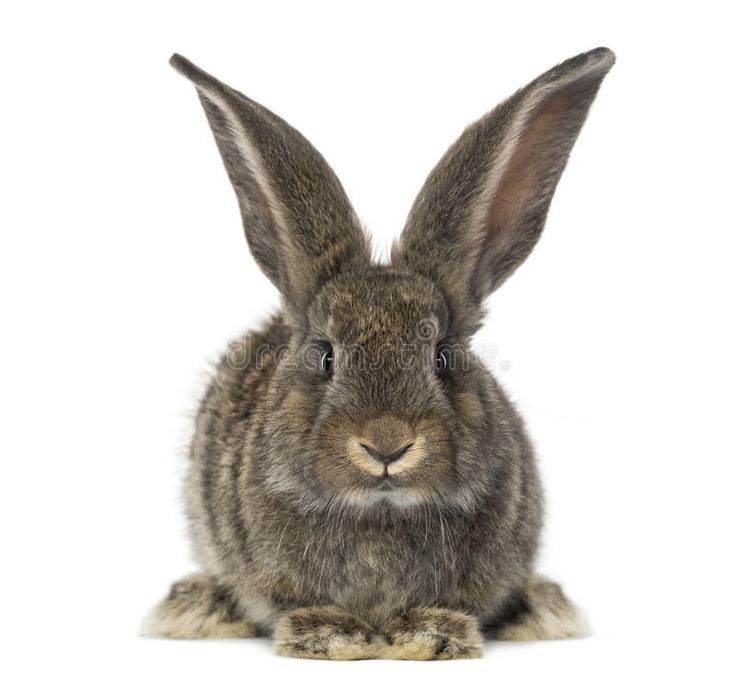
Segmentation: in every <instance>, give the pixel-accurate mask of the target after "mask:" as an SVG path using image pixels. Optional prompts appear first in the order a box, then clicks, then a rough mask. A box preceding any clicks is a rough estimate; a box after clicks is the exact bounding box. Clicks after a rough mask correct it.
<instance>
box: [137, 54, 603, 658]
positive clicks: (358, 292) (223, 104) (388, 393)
mask: <svg viewBox="0 0 736 688" xmlns="http://www.w3.org/2000/svg"><path fill="white" fill-rule="evenodd" d="M613 62H614V56H613V53H611V52H610V51H609V50H607V49H605V48H599V49H597V50H593V51H591V52H589V53H585V54H583V55H579V56H577V57H575V58H573V59H571V60H568V61H567V62H565V63H563V64H561V65H559V66H557V67H555V68H554V69H552V70H550V71H549V72H547V73H545V74H543V75H542V76H541V77H539V78H538V79H536V80H535V81H533V82H532V83H531V84H529V85H528V86H526V87H525V88H523V89H522V90H520V91H518V92H517V93H516V94H514V95H513V96H512V97H511V98H509V99H508V100H507V101H505V102H504V103H502V104H501V105H499V106H498V107H497V108H496V109H495V110H493V111H492V112H491V113H489V114H488V115H486V116H485V117H483V118H482V119H481V120H479V121H478V122H476V123H475V124H473V125H471V126H470V127H468V129H467V130H466V131H465V132H464V133H463V134H462V136H461V137H460V138H459V139H458V140H457V142H456V143H455V144H453V146H452V147H451V148H450V149H449V150H448V151H447V153H446V154H445V156H444V157H443V158H442V160H441V161H440V162H439V164H438V165H437V167H435V169H434V170H433V171H432V172H431V174H430V175H429V178H428V180H427V182H426V183H425V185H424V187H423V188H422V190H421V191H420V193H419V196H418V198H417V200H416V202H415V203H414V206H413V208H412V210H411V212H410V214H409V218H408V220H407V224H406V227H405V229H404V231H403V234H402V235H401V238H400V239H399V240H398V242H397V243H396V244H395V245H394V247H393V249H392V251H391V259H390V262H389V263H388V264H377V263H375V262H374V261H373V260H372V258H371V251H370V247H369V242H368V239H367V237H366V235H365V234H364V232H363V230H362V229H361V226H360V223H359V221H358V218H357V217H356V215H355V212H354V211H353V209H352V207H351V205H350V202H349V201H348V199H347V197H346V195H345V193H344V191H343V189H342V186H341V185H340V182H339V181H338V180H337V178H336V177H335V175H334V173H333V172H332V170H331V169H330V168H329V167H328V165H327V164H326V162H325V161H324V160H323V158H322V157H321V156H320V154H319V153H318V152H317V151H316V150H315V149H314V148H313V147H312V146H311V145H310V144H309V142H308V141H307V140H306V139H305V138H304V137H302V136H301V135H300V134H299V133H298V132H297V131H295V130H294V129H293V128H291V127H290V126H289V125H288V124H286V123H285V122H284V121H283V120H281V119H280V118H279V117H277V116H276V115H274V114H272V113H271V112H270V111H268V110H267V109H265V108H264V107H262V106H261V105H259V104H257V103H255V102H253V101H252V100H250V99H248V98H246V97H245V96H243V95H242V94H240V93H238V92H237V91H235V90H233V89H231V88H230V87H228V86H226V85H224V84H222V83H220V82H219V81H217V80H216V79H214V78H213V77H211V76H209V75H208V74H206V73H205V72H203V71H202V70H200V69H199V68H197V67H196V66H194V65H193V64H192V63H191V62H189V61H188V60H186V59H185V58H183V57H181V56H178V55H175V56H174V57H173V58H172V60H171V63H172V65H173V66H174V67H175V68H176V69H177V70H178V71H179V72H181V73H182V74H183V75H184V76H186V77H187V78H189V79H190V80H191V81H192V82H193V83H194V85H195V86H196V88H197V92H198V95H199V97H200V100H201V101H202V105H203V106H204V110H205V112H206V114H207V117H208V119H209V123H210V125H211V127H212V130H213V132H214V134H215V140H216V142H217V145H218V147H219V150H220V153H221V154H222V157H223V160H224V162H225V167H226V169H227V173H228V175H229V177H230V181H231V182H232V184H233V186H234V188H235V192H236V195H237V198H238V203H239V206H240V210H241V213H242V217H243V224H244V226H245V234H246V238H247V240H248V244H249V246H250V249H251V251H252V253H253V256H254V257H255V259H256V261H257V263H258V264H259V266H260V267H261V269H262V270H263V271H264V272H265V274H266V275H267V276H268V277H269V278H270V279H271V281H272V282H273V283H274V284H275V285H276V287H277V288H278V289H279V290H280V292H281V294H282V297H283V309H282V312H281V313H279V314H278V315H276V316H275V317H274V318H273V319H272V320H271V321H270V322H269V323H268V324H266V325H265V326H264V327H263V328H262V329H260V330H259V331H255V332H251V333H249V334H248V335H246V336H245V337H244V338H243V339H242V340H241V341H239V342H236V343H234V344H233V345H232V346H231V348H230V350H229V351H228V353H227V354H226V355H224V356H223V358H222V360H221V362H220V365H219V367H218V369H217V371H216V373H215V376H214V379H213V380H212V382H211V384H210V386H209V388H208V390H207V393H206V395H205V397H204V399H203V401H202V403H201V406H200V410H199V413H198V416H197V421H196V430H195V434H194V439H193V441H192V446H191V461H190V465H189V472H188V477H187V483H186V496H187V509H188V516H189V520H190V525H191V536H192V540H193V543H194V547H195V551H196V555H197V558H198V561H199V563H200V565H201V568H202V572H201V573H199V574H196V575H193V576H191V577H189V578H186V579H184V580H182V581H180V582H178V583H176V584H174V586H173V587H172V589H171V592H170V594H169V595H168V597H167V598H166V599H164V600H163V601H162V602H161V603H160V604H159V605H158V606H157V607H156V608H155V609H154V610H153V611H152V612H151V615H150V616H149V618H148V620H147V624H146V627H145V632H146V633H147V634H149V635H153V636H163V637H171V638H226V637H247V636H253V635H256V634H270V635H272V636H273V638H274V639H275V641H276V648H277V651H278V652H279V653H281V654H284V655H292V656H297V657H318V658H328V659H358V658H372V657H390V658H397V659H449V658H463V657H477V656H479V655H480V654H481V653H482V649H483V636H482V633H481V631H482V630H484V629H485V630H488V631H490V632H492V633H493V634H494V635H495V636H496V637H499V638H510V639H542V638H567V637H576V636H579V635H581V634H583V633H584V625H583V623H582V621H581V618H580V616H579V614H578V612H577V610H576V609H575V607H574V606H573V605H572V604H571V603H570V602H569V601H568V600H567V598H566V597H565V596H564V594H563V593H562V591H561V589H560V587H559V586H558V585H556V584H555V583H552V582H550V581H547V580H545V579H542V578H539V577H537V576H536V575H535V573H534V559H535V554H536V552H537V545H538V538H539V531H540V526H541V523H542V493H541V488H540V484H539V478H538V475H537V469H536V465H535V460H534V455H533V452H532V447H531V446H530V443H529V441H528V439H527V436H526V434H525V431H524V427H523V424H522V421H521V419H520V418H519V416H518V415H517V413H516V411H515V410H514V408H513V407H512V405H511V404H510V403H509V401H508V399H507V397H506V396H505V394H504V393H503V391H502V390H501V389H500V387H499V385H498V384H497V382H496V381H495V380H494V378H493V377H492V376H491V374H490V373H489V372H488V371H487V370H486V369H485V368H484V367H483V366H482V364H481V362H480V361H479V360H478V359H477V358H476V356H475V355H474V354H473V353H472V351H471V350H470V349H469V348H468V341H469V338H470V337H471V336H472V335H473V333H474V332H475V331H476V330H477V329H478V327H479V326H480V324H481V320H482V316H483V303H484V300H485V298H486V297H487V296H488V295H489V294H490V293H491V292H493V291H494V290H495V289H496V288H498V287H499V286H500V285H501V284H502V283H503V282H504V281H505V280H506V279H507V278H508V277H509V275H510V274H511V273H512V272H513V271H514V270H515V269H516V268H517V267H518V266H519V264H520V263H521V262H522V261H523V260H524V259H525V258H526V256H527V255H528V254H529V252H530V251H531V249H532V248H533V246H534V244H535V243H536V241H537V239H538V238H539V235H540V233H541V231H542V227H543V225H544V221H545V217H546V215H547V210H548V208H549V204H550V201H551V199H552V195H553V192H554V189H555V186H556V184H557V181H558V179H559V177H560V175H561V173H562V171H563V168H564V166H565V163H566V161H567V157H568V154H569V153H570V150H571V148H572V146H573V144H574V142H575V139H576V138H577V135H578V133H579V131H580V128H581V126H582V124H583V122H584V120H585V117H586V115H587V113H588V109H589V107H590V105H591V103H592V102H593V99H594V98H595V95H596V92H597V90H598V87H599V85H600V83H601V81H602V79H603V77H604V76H605V75H606V73H607V72H608V70H609V69H610V68H611V66H612V65H613Z"/></svg>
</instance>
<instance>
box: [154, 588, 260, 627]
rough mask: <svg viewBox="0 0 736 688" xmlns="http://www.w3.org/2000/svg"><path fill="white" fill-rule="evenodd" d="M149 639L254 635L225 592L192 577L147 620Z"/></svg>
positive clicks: (174, 590) (171, 594) (232, 600)
mask: <svg viewBox="0 0 736 688" xmlns="http://www.w3.org/2000/svg"><path fill="white" fill-rule="evenodd" d="M141 633H142V635H145V636H148V637H149V638H181V639H194V638H251V637H253V636H254V635H256V631H255V629H254V627H253V626H252V625H251V624H250V623H248V622H247V621H246V620H245V619H244V618H243V616H242V614H241V613H240V611H239V610H238V608H237V604H236V603H235V601H234V599H233V598H232V597H231V596H230V594H229V593H228V591H227V590H226V589H225V588H224V587H222V586H221V585H220V584H218V582H217V581H216V580H215V579H214V578H213V577H211V576H206V575H193V576H189V577H187V578H184V579H182V580H180V581H178V582H177V583H174V584H173V585H172V586H171V591H170V592H169V594H168V596H167V597H166V598H165V599H163V600H162V601H161V602H160V603H159V604H158V605H156V607H154V608H153V609H152V610H151V612H150V613H149V615H148V617H147V618H146V620H145V622H144V624H143V629H142V631H141Z"/></svg>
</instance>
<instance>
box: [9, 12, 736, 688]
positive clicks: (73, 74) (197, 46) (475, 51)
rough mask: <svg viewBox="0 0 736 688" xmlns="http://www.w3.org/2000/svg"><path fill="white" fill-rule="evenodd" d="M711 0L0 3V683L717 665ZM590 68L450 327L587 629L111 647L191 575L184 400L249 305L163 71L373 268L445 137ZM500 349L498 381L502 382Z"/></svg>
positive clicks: (720, 291)
mask: <svg viewBox="0 0 736 688" xmlns="http://www.w3.org/2000/svg"><path fill="white" fill-rule="evenodd" d="M726 9H727V5H726V3H722V4H714V3H708V2H698V3H687V4H678V3H676V2H668V3H662V4H661V5H656V4H655V3H649V4H644V3H633V4H632V5H625V4H624V3H622V2H620V1H619V2H612V1H611V2H606V3H594V2H590V1H588V2H580V3H564V2H559V1H554V2H544V3H540V4H539V5H530V4H528V3H523V2H518V3H517V2H514V3H490V2H485V3H480V2H479V3H465V2H457V1H456V2H453V3H441V4H435V3H431V2H421V3H418V2H417V3H401V4H399V3H386V4H383V3H381V2H375V1H374V2H371V3H364V4H363V5H358V4H357V3H346V2H340V3H338V2H336V3H330V4H328V3H315V2H310V3H307V2H302V3H294V4H292V5H288V4H284V3H275V2H274V3H263V2H261V3H250V2H240V3H232V4H225V3H218V2H203V3H201V4H199V5H196V4H191V3H186V2H181V1H179V2H170V3H163V2H162V3H153V2H146V3H136V2H131V1H128V2H125V3H119V4H117V6H116V5H115V4H113V3H101V2H95V3H89V4H86V5H83V4H81V3H69V2H57V3H51V2H49V3H45V4H44V3H33V2H27V3H22V4H21V3H16V4H15V6H14V7H11V6H10V4H9V3H8V4H5V5H3V9H2V11H1V12H0V52H1V53H2V61H1V63H0V64H2V96H1V98H2V108H1V109H0V117H1V118H2V119H1V125H0V166H1V167H0V175H1V176H2V179H1V182H2V186H1V187H0V188H1V189H2V200H1V201H0V242H1V246H0V281H1V284H0V286H1V288H2V321H1V322H2V326H3V327H2V339H1V340H0V341H1V342H2V355H1V356H0V372H1V374H2V377H1V378H0V385H1V387H0V389H1V392H0V394H1V397H0V401H1V403H2V409H1V411H2V415H1V416H0V417H1V418H2V429H1V431H0V447H1V449H0V452H1V458H2V464H1V466H2V468H1V470H2V477H1V478H0V509H1V510H2V514H1V519H0V527H1V528H2V534H1V536H2V550H1V551H2V556H3V566H2V577H3V587H2V614H1V615H0V629H1V630H0V633H2V636H3V639H2V644H1V645H0V647H1V648H2V649H1V650H0V652H1V653H2V655H3V660H2V663H1V664H0V672H2V673H3V674H7V676H6V677H5V679H4V680H3V684H4V685H8V686H11V685H12V686H15V685H19V686H20V685H50V684H51V682H54V684H59V682H61V684H62V685H63V684H64V683H67V682H68V683H69V685H77V686H88V685H89V686H100V685H105V686H117V685H125V686H129V685H136V686H154V685H156V686H159V685H178V686H217V685H231V686H235V685H256V684H257V683H262V682H266V681H268V682H269V683H270V682H276V683H277V684H279V685H280V684H281V683H283V684H285V685H286V684H291V685H303V684H304V683H306V684H310V685H311V684H316V683H317V682H319V683H320V685H329V684H332V685H338V684H339V685H343V684H346V683H347V684H348V685H366V686H367V685H371V686H373V685H376V684H377V682H378V685H385V682H386V681H388V680H396V681H402V682H405V681H412V682H414V683H415V684H417V685H420V684H421V685H438V686H440V685H441V686H446V685H493V686H499V685H542V684H544V685H565V686H574V685H580V686H591V685H596V686H598V685H620V684H621V682H622V681H624V680H626V681H627V682H629V683H630V684H632V685H645V684H648V683H651V682H652V681H654V680H659V679H662V680H664V679H665V678H666V679H667V680H668V681H669V683H670V684H673V683H676V682H678V681H682V682H690V681H692V680H695V679H696V678H698V677H700V678H699V680H702V681H703V684H707V685H719V684H720V685H725V684H727V683H730V682H731V681H733V680H734V671H733V661H732V655H733V641H734V639H735V638H734V630H733V629H734V625H733V615H734V611H735V610H734V594H733V584H734V573H735V571H734V566H733V563H732V558H733V540H734V536H733V526H734V505H733V501H732V495H733V489H734V487H733V486H734V478H736V471H735V469H734V461H735V460H736V452H735V451H734V439H733V435H734V430H733V427H734V410H735V409H734V388H735V387H734V385H735V384H736V379H735V378H736V375H735V374H734V373H735V370H734V362H733V354H734V348H735V346H736V341H735V339H734V327H733V320H734V312H733V311H734V307H733V297H734V291H735V287H736V284H735V279H734V274H733V264H734V251H735V249H736V239H735V235H734V230H735V229H736V228H735V227H734V218H733V210H732V202H731V199H732V195H733V189H734V181H735V179H734V153H735V152H736V151H734V137H733V123H734V121H736V108H735V107H734V101H733V85H734V67H735V66H736V65H735V64H734V61H735V60H734V51H733V46H732V43H733V40H732V39H733V20H732V18H730V17H729V16H728V15H727V11H726ZM598 45H607V46H609V47H611V48H612V49H613V50H615V51H616V53H617V55H618V63H617V64H616V66H615V67H614V69H613V71H612V72H611V73H610V75H609V77H608V78H607V80H606V81H605V82H604V84H603V86H602V89H601V92H600V95H599V98H598V100H597V101H596V103H595V104H594V106H593V108H592V111H591V115H590V118H589V120H588V122H587V124H586V126H585V128H584V129H583V132H582V135H581V137H580V139H579V142H578V145H577V146H576V148H575V150H574V151H573V154H572V158H571V162H570V164H569V167H568V169H567V171H566V173H565V175H564V177H563V179H562V182H561V183H560V185H559V188H558V193H557V196H556V199H555V201H554V202H553V204H552V209H551V212H550V216H549V221H548V224H547V229H546V232H545V234H544V236H543V238H542V240H541V242H540V244H539V245H538V247H537V249H536V251H535V252H534V254H533V255H532V257H531V258H530V259H529V260H528V261H527V263H526V264H525V265H524V266H523V267H522V268H521V269H520V270H519V271H518V273H517V274H516V275H514V277H513V278H512V279H511V280H510V281H509V282H508V284H507V285H505V286H504V287H503V289H502V290H501V291H499V292H498V293H497V294H496V295H494V297H493V298H492V303H491V308H490V318H489V320H488V323H487V326H486V327H485V328H484V329H483V330H482V331H481V332H480V333H479V335H478V337H477V340H476V341H477V342H478V343H485V344H493V345H494V346H495V347H497V355H496V357H495V363H496V365H497V367H498V368H503V369H501V370H499V373H498V374H499V376H500V378H501V380H502V382H503V383H504V384H505V386H506V387H507V389H508V390H509V392H510V393H511V395H512V397H513V399H514V400H515V401H516V403H517V404H518V405H519V408H520V409H521V410H522V411H523V413H524V415H525V417H526V418H527V420H528V423H529V427H530V430H531V433H532V436H533V438H534V439H535V441H536V444H537V447H538V451H539V459H540V463H541V466H542V470H543V474H544V477H545V480H546V487H547V492H548V497H549V516H548V521H547V528H546V536H545V544H544V548H543V552H542V554H541V559H540V569H541V570H542V571H543V572H545V573H547V574H549V575H552V576H554V577H556V578H557V579H559V580H560V581H561V582H563V583H564V585H565V586H566V588H567V590H568V591H569V593H570V594H571V596H572V597H573V598H574V599H576V600H577V601H578V602H579V603H580V604H581V605H582V606H583V607H584V608H585V609H586V610H587V612H588V614H589V616H590V618H591V620H592V622H593V626H594V630H595V635H594V637H592V638H590V639H587V640H583V641H569V642H558V643H546V644H543V643H536V644H530V645H520V644H502V643H496V644H491V645H489V646H488V648H487V652H486V656H485V657H484V659H482V660H478V661H469V662H450V663H442V664H438V665H430V664H418V663H396V662H394V663H391V662H363V663H359V664H350V663H347V664H337V663H336V664H330V663H327V662H308V661H298V660H288V659H282V658H278V657H276V656H275V655H274V654H273V649H272V647H271V643H270V641H269V640H252V641H228V642H223V641H220V642H174V641H155V640H146V639H141V638H138V637H137V633H138V627H139V624H140V621H141V619H142V617H143V616H144V614H145V612H146V611H147V609H148V608H149V607H150V605H152V604H153V603H154V602H155V601H156V600H157V599H158V598H159V597H161V596H162V595H163V594H164V593H165V592H166V590H167V588H168V585H169V584H170V583H171V582H172V581H173V580H174V579H176V578H177V577H178V576H181V575H183V574H186V573H188V572H190V571H191V570H192V568H193V564H192V562H191V560H190V557H189V549H188V544H187V542H186V539H185V524H184V518H183V514H182V507H181V502H180V498H179V497H180V482H181V476H182V473H183V465H184V460H183V448H184V445H185V444H186V442H187V440H188V434H189V427H190V414H191V412H192V411H193V409H194V408H195V403H196V399H197V395H198V394H199V393H200V391H201V389H202V385H203V381H204V380H205V379H206V373H207V371H208V365H209V362H211V361H212V360H213V359H214V358H215V356H216V355H217V354H218V352H219V351H220V350H221V349H222V347H223V346H224V344H225V343H226V341H227V340H228V338H230V337H232V336H235V335H237V334H239V333H240V332H241V330H243V329H244V328H246V327H248V326H250V325H253V324H255V323H257V322H258V321H259V319H261V318H263V317H265V316H266V315H267V314H269V313H270V312H271V311H273V310H274V308H275V307H276V306H277V297H276V292H275V290H274V289H273V288H272V287H271V285H270V283H269V282H268V281H267V280H266V278H265V277H263V276H262V275H261V274H260V273H259V272H258V269H257V267H256V266H255V263H254V262H253V260H252V259H251V257H250V256H249V254H248V251H247V248H246V244H245V241H244V239H243V236H242V230H241V227H240V218H239V215H238V211H237V206H236V202H235V198H234V195H233V193H232V190H231V189H230V187H229V184H228V182H227V179H226V176H225V173H224V170H223V168H222V164H221V162H220V159H219V156H218V153H217V151H216V148H215V146H214V143H213V140H212V137H211V134H210V131H209V129H208V126H207V123H206V121H205V118H204V114H203V113H202V111H201V108H200V105H199V103H198V101H197V98H196V95H195V92H194V90H193V88H192V86H191V85H190V84H189V83H188V82H186V80H184V79H182V78H181V77H180V76H178V75H177V74H176V73H175V72H174V71H173V70H172V69H171V68H170V67H169V66H168V64H167V59H168V57H169V55H170V53H171V52H173V51H177V52H181V53H182V54H184V55H186V56H187V57H189V58H190V59H192V60H193V61H195V62H196V63H198V64H199V65H201V66H202V67H203V68H205V69H207V70H208V71H211V72H212V73H214V74H215V75H216V76H218V77H219V78H221V79H222V80H224V81H226V82H228V83H230V84H232V85H233V86H235V87H236V88H238V89H240V90H242V91H244V92H245V93H247V94H248V95H250V96H251V97H253V98H254V99H256V100H258V101H261V102H263V103H264V104H265V105H266V106H267V107H269V108H271V109H272V110H274V111H275V112H277V113H279V114H280V115H282V116H284V117H285V118H286V119H287V120H289V121H290V122H291V123H292V124H294V125H295V126H296V127H297V128H299V129H300V130H301V131H302V132H303V133H305V134H306V135H307V136H308V137H309V138H310V139H311V140H312V142H313V143H315V145H316V146H317V147H318V148H319V149H320V150H321V151H322V152H323V153H324V154H325V157H326V158H327V159H328V160H329V161H330V163H331V164H332V165H333V167H334V168H335V170H336V171H337V173H338V175H339V176H340V177H341V179H342V180H343V182H344V185H345V187H346V189H347V191H348V193H349V194H350V196H351V198H352V200H353V202H354V204H355V206H356V209H357V210H358V213H359V214H360V215H361V217H362V219H363V220H364V221H365V223H366V225H367V226H368V228H369V230H370V231H371V233H372V234H373V236H374V238H375V243H376V244H377V245H378V246H379V247H381V248H382V249H384V250H385V248H386V247H387V246H388V245H389V243H390V241H391V239H392V238H394V237H395V236H396V234H397V233H398V231H399V230H400V228H401V226H402V225H403V220H404V217H405V215H406V212H407V210H408V208H409V205H410V203H411V201H412V200H413V197H414V194H415V193H416V191H417V190H418V189H419V187H420V185H421V183H422V181H423V179H424V177H425V176H426V174H427V173H428V172H429V170H430V169H431V167H432V166H433V165H434V163H435V162H436V160H437V159H438V158H439V156H440V155H441V154H442V152H443V151H444V149H445V148H446V147H447V146H448V145H449V144H450V143H451V142H452V140H454V138H455V137H456V136H457V135H458V134H459V133H460V131H461V130H462V129H463V127H464V126H465V125H466V124H468V123H469V122H470V121H472V120H474V119H475V118H477V117H479V116H480V115H482V114H483V113H484V112H485V111H487V110H489V109H490V108H492V107H493V106H494V105H495V104H496V103H497V102H498V101H500V100H501V99H503V98H505V97H506V96H508V95H509V94H510V93H511V92H512V91H513V90H515V89H516V88H518V87H519V86H521V85H522V84H524V83H526V82H527V81H529V80H530V79H532V78H533V77H535V76H536V75H537V74H539V73H541V72H543V71H545V70H546V69H548V68H550V67H551V66H552V65H554V64H555V63H557V62H559V61H561V60H563V59H565V58H567V57H570V56H572V55H575V54H576V53H578V52H581V51H583V50H587V49H590V48H594V47H596V46H598ZM502 362H503V366H501V365H500V364H501V363H502ZM730 685H733V683H730Z"/></svg>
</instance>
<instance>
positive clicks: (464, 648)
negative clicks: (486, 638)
mask: <svg viewBox="0 0 736 688" xmlns="http://www.w3.org/2000/svg"><path fill="white" fill-rule="evenodd" d="M385 633H386V636H387V637H388V641H389V645H388V646H387V647H386V648H385V649H384V651H383V654H382V656H383V657H385V658H386V659H389V658H390V659H470V658H474V657H480V656H481V655H482V654H483V636H482V635H481V632H480V630H479V628H478V621H477V620H476V619H475V618H473V617H472V616H470V615H469V614H465V613H463V612H458V611H454V610H452V609H440V608H436V609H432V608H417V609H412V610H410V611H409V612H408V613H407V614H405V615H404V616H401V617H399V618H397V619H394V620H393V621H391V623H389V625H388V626H387V627H386V629H385Z"/></svg>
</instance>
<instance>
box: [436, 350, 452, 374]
mask: <svg viewBox="0 0 736 688" xmlns="http://www.w3.org/2000/svg"><path fill="white" fill-rule="evenodd" d="M449 367H450V351H449V348H448V347H447V345H446V344H440V345H439V346H438V347H437V350H436V351H435V359H434V368H435V370H436V371H437V372H438V373H444V372H446V371H447V369H448V368H449Z"/></svg>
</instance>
